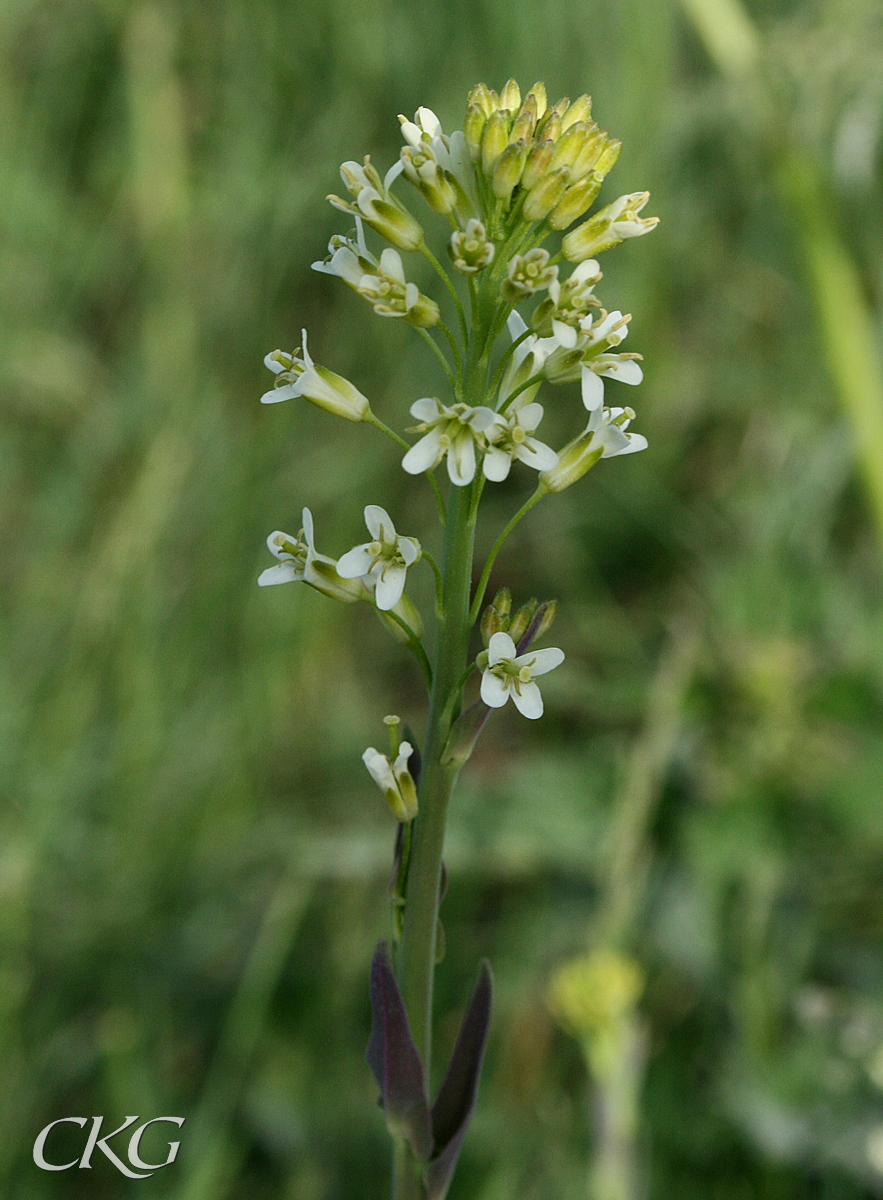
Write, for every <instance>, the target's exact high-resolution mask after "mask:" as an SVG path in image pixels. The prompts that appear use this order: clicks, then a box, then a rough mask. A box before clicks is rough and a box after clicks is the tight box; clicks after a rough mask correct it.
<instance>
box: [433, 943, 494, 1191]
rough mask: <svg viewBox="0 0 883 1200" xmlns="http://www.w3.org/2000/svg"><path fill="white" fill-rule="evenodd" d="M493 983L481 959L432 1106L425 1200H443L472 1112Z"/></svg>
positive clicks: (482, 1059)
mask: <svg viewBox="0 0 883 1200" xmlns="http://www.w3.org/2000/svg"><path fill="white" fill-rule="evenodd" d="M492 999H493V981H492V978H491V968H490V965H489V964H488V962H487V961H486V960H485V961H483V962H482V964H481V967H480V968H479V972H478V979H477V981H476V984H475V987H474V989H473V991H472V997H471V999H470V1001H469V1007H468V1008H467V1009H466V1015H465V1016H464V1017H463V1024H462V1025H461V1026H460V1032H459V1034H458V1035H457V1044H456V1046H454V1053H453V1054H452V1055H451V1061H450V1063H449V1064H448V1070H447V1074H446V1075H445V1077H444V1081H443V1082H442V1085H441V1088H440V1089H439V1093H438V1096H437V1097H436V1100H435V1104H434V1105H433V1106H432V1132H433V1136H434V1140H435V1148H436V1154H435V1158H433V1160H432V1161H431V1162H430V1163H429V1165H428V1166H427V1168H426V1174H425V1176H424V1184H425V1186H426V1200H444V1197H445V1195H446V1194H447V1190H448V1187H449V1186H450V1183H451V1179H452V1178H453V1175H454V1168H455V1167H456V1165H457V1159H458V1158H459V1157H460V1149H461V1147H462V1145H463V1139H464V1138H465V1136H466V1130H467V1128H468V1127H469V1122H470V1120H471V1119H472V1114H473V1112H474V1110H475V1101H476V1099H477V1096H478V1081H479V1079H480V1077H481V1064H482V1062H483V1061H484V1050H485V1046H486V1045H487V1035H488V1029H489V1028H490V1022H491V1003H492Z"/></svg>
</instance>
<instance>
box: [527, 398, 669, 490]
mask: <svg viewBox="0 0 883 1200" xmlns="http://www.w3.org/2000/svg"><path fill="white" fill-rule="evenodd" d="M634 416H635V413H634V409H631V408H596V409H593V410H592V413H591V415H590V417H589V423H588V425H587V426H586V427H585V429H584V430H583V432H582V433H581V434H580V435H579V437H576V438H574V440H573V441H572V442H570V443H569V444H568V445H567V446H565V447H564V449H563V450H562V451H561V452H560V453H559V455H558V465H557V466H555V467H553V468H552V469H551V470H550V471H543V472H542V473H541V475H540V486H541V487H543V488H545V490H546V491H547V492H563V491H564V489H565V488H568V487H570V486H571V484H573V483H576V482H577V480H578V479H582V477H583V475H585V473H586V472H587V471H589V470H590V469H591V468H592V467H593V466H594V465H595V463H596V462H598V461H599V459H602V458H615V457H616V456H617V455H618V454H635V453H636V452H637V451H638V450H646V449H647V439H646V438H645V437H644V436H643V434H640V433H626V429H627V428H628V425H629V423H630V422H631V421H632V420H633V419H634Z"/></svg>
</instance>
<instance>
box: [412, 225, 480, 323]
mask: <svg viewBox="0 0 883 1200" xmlns="http://www.w3.org/2000/svg"><path fill="white" fill-rule="evenodd" d="M419 249H420V253H421V254H422V255H423V257H424V258H425V259H426V261H427V262H429V263H431V264H432V268H433V270H434V271H435V272H436V274H437V275H438V277H439V279H441V281H442V283H443V284H444V285H445V287H446V288H447V289H448V292H449V293H450V295H451V299H452V300H453V301H454V307H455V308H456V310H457V319H458V321H459V322H460V336H461V337H462V338H463V345H464V346H465V345H466V344H467V343H468V341H469V331H468V328H467V325H466V313H465V312H464V311H463V305H462V304H461V303H460V297H459V296H458V295H457V289H456V288H455V287H454V284H453V282H452V280H451V277H450V275H449V274H448V273H447V271H446V270H445V269H444V267H443V266H442V265H441V263H440V262H439V261H438V259H437V258H436V257H435V255H434V254H433V253H432V251H431V250H430V249H429V247H428V246H427V244H426V242H423V243H421V245H420V247H419Z"/></svg>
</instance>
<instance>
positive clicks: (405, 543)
mask: <svg viewBox="0 0 883 1200" xmlns="http://www.w3.org/2000/svg"><path fill="white" fill-rule="evenodd" d="M420 553H421V551H420V543H419V542H418V541H417V539H416V538H412V537H401V538H399V554H401V556H402V558H403V559H404V560H405V566H406V567H412V566H413V565H414V563H415V562H416V561H417V559H418V558H419V557H420Z"/></svg>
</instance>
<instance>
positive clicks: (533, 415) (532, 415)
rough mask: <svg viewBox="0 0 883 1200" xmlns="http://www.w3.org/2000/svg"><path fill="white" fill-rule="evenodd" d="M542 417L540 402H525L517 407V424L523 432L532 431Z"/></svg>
mask: <svg viewBox="0 0 883 1200" xmlns="http://www.w3.org/2000/svg"><path fill="white" fill-rule="evenodd" d="M542 419H543V406H542V404H525V406H524V407H523V408H519V409H518V424H519V425H520V426H521V428H522V429H523V430H524V431H525V433H533V431H534V430H535V429H536V427H537V425H539V423H540V421H542Z"/></svg>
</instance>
